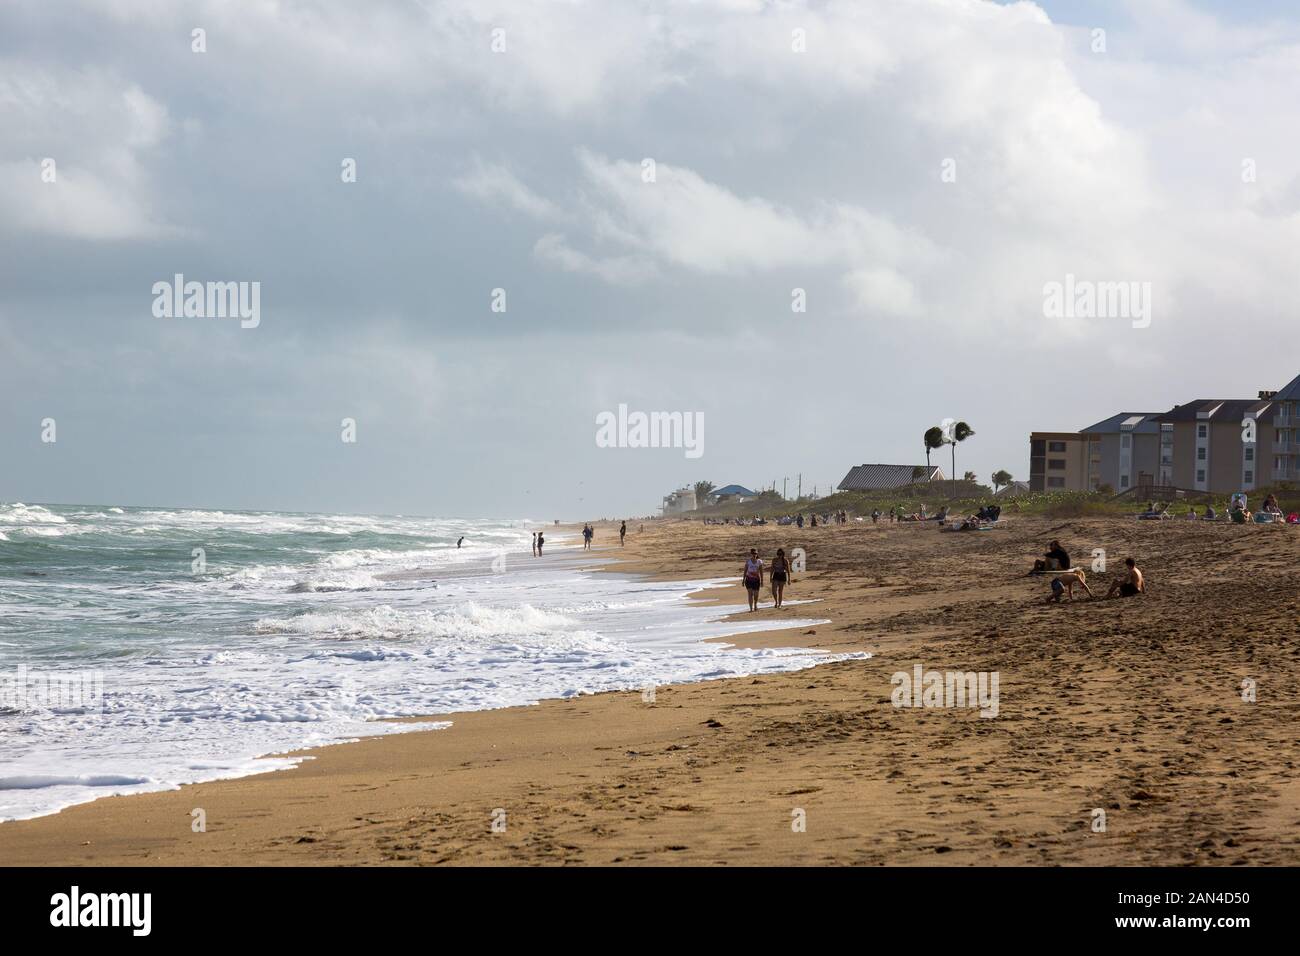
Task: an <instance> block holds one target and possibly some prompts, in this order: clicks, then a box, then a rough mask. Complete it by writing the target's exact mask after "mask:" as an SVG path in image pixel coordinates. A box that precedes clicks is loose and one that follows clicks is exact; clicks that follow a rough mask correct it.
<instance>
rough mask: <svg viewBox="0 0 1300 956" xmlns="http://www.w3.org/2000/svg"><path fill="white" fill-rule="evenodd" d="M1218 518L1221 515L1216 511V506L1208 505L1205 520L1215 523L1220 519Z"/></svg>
mask: <svg viewBox="0 0 1300 956" xmlns="http://www.w3.org/2000/svg"><path fill="white" fill-rule="evenodd" d="M1218 517H1219V513H1218V512H1217V511H1215V510H1214V505H1206V506H1205V520H1206V521H1213V520H1215V519H1216V518H1218Z"/></svg>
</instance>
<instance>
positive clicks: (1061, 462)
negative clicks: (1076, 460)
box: [1047, 458, 1065, 471]
mask: <svg viewBox="0 0 1300 956" xmlns="http://www.w3.org/2000/svg"><path fill="white" fill-rule="evenodd" d="M1047 470H1048V471H1065V459H1064V458H1049V459H1047Z"/></svg>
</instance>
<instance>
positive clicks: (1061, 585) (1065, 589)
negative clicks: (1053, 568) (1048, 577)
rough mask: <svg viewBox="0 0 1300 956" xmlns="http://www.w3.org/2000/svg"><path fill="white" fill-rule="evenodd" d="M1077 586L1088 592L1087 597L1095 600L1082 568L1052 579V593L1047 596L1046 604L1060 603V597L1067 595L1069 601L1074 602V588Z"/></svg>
mask: <svg viewBox="0 0 1300 956" xmlns="http://www.w3.org/2000/svg"><path fill="white" fill-rule="evenodd" d="M1076 584H1077V585H1079V586H1080V587H1081V588H1083V589H1084V590H1085V591H1087V592H1088V597H1090V598H1095V597H1096V596H1097V595H1095V594H1093V593H1092V588H1090V587H1088V581H1087V578H1085V577H1084V574H1083V568H1075V569H1074V570H1073V571H1071V572H1070V573H1069V574H1062V575H1060V576H1058V577H1055V578H1052V593H1051V594H1049V595H1048V596H1047V603H1048V604H1051V603H1052V602H1053V601H1055V602H1056V603H1058V604H1059V603H1060V602H1061V595H1062V594H1067V595H1069V598H1070V600H1071V601H1073V600H1074V586H1075V585H1076Z"/></svg>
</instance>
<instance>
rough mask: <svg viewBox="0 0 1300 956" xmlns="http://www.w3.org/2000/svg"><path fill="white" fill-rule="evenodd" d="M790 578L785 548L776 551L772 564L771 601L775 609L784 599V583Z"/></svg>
mask: <svg viewBox="0 0 1300 956" xmlns="http://www.w3.org/2000/svg"><path fill="white" fill-rule="evenodd" d="M789 577H790V562H789V561H788V560H786V556H785V548H777V549H776V559H775V560H774V561H773V562H772V600H773V601H774V602H776V607H780V606H781V602H782V601H783V600H784V599H785V582H786V581H787V580H788V579H789Z"/></svg>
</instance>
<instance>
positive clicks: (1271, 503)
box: [1264, 495, 1282, 515]
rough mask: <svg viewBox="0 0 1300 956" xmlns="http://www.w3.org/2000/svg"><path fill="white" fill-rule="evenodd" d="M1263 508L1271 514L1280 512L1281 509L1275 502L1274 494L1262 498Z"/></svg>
mask: <svg viewBox="0 0 1300 956" xmlns="http://www.w3.org/2000/svg"><path fill="white" fill-rule="evenodd" d="M1264 510H1265V511H1266V512H1268V513H1269V514H1271V515H1280V514H1282V509H1281V508H1279V507H1278V504H1277V496H1276V495H1269V496H1268V497H1267V498H1265V499H1264Z"/></svg>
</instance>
